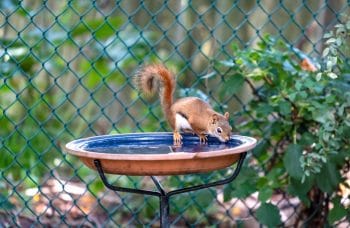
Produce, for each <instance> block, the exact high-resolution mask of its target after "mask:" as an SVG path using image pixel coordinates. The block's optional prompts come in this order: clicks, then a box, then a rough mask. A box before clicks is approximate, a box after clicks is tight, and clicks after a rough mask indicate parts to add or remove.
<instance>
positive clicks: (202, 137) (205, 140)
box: [198, 135, 208, 144]
mask: <svg viewBox="0 0 350 228" xmlns="http://www.w3.org/2000/svg"><path fill="white" fill-rule="evenodd" d="M198 137H199V143H203V144H205V143H207V142H208V138H207V136H206V135H198Z"/></svg>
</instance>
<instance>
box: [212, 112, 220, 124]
mask: <svg viewBox="0 0 350 228" xmlns="http://www.w3.org/2000/svg"><path fill="white" fill-rule="evenodd" d="M216 122H218V115H217V114H213V115H212V116H211V123H212V124H216Z"/></svg>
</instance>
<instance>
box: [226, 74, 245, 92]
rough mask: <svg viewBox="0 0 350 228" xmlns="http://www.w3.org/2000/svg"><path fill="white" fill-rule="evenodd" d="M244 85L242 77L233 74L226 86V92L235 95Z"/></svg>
mask: <svg viewBox="0 0 350 228" xmlns="http://www.w3.org/2000/svg"><path fill="white" fill-rule="evenodd" d="M243 84H244V77H243V76H242V75H241V74H234V75H232V76H231V77H230V78H229V79H228V80H227V83H226V85H229V87H228V88H229V89H228V90H227V92H229V93H230V94H236V93H237V92H238V91H240V90H241V89H242V87H243Z"/></svg>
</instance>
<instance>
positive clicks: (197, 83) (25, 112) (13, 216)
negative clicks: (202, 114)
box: [0, 0, 349, 227]
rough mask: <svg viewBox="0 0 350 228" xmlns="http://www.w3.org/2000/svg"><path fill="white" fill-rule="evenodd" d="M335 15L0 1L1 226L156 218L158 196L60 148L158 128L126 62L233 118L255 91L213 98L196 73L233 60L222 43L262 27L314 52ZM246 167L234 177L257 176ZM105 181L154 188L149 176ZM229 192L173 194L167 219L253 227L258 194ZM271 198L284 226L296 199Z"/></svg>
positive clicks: (297, 4) (254, 34)
mask: <svg viewBox="0 0 350 228" xmlns="http://www.w3.org/2000/svg"><path fill="white" fill-rule="evenodd" d="M343 14H345V15H346V14H347V15H349V3H348V1H331V0H330V1H278V2H277V1H267V0H266V1H228V0H227V1H226V0H224V1H109V0H98V1H82V0H74V1H73V0H66V1H52V0H45V1H38V0H23V1H16V0H3V1H1V2H0V34H1V35H0V42H1V46H0V82H1V83H0V110H1V112H0V136H1V141H0V157H1V159H0V223H2V224H3V225H4V226H24V227H27V226H37V225H39V226H40V225H42V226H61V225H62V226H84V227H85V226H86V227H92V226H107V227H109V226H111V227H112V226H113V227H114V226H126V227H127V226H148V227H152V226H158V224H159V209H158V199H157V198H153V197H148V196H145V197H143V196H142V197H141V196H135V195H129V194H123V193H116V192H112V191H109V190H107V189H106V188H105V187H104V186H103V184H102V182H101V181H100V179H99V177H98V176H97V173H96V172H94V171H91V170H89V169H88V168H86V167H84V166H83V165H82V163H81V162H80V161H79V160H77V159H76V158H74V157H71V156H69V155H66V154H65V153H63V152H62V148H63V147H64V145H65V143H67V142H69V141H71V140H73V139H77V138H81V137H87V136H91V135H101V134H113V133H127V132H153V131H169V130H170V128H169V127H168V125H167V123H166V122H165V120H164V118H163V115H162V112H161V109H160V107H159V102H158V101H157V100H156V99H154V100H150V99H146V98H144V97H142V96H139V94H138V92H137V91H136V90H135V88H134V86H133V85H132V76H133V74H134V73H135V70H136V69H137V68H138V67H139V66H140V65H141V64H145V63H153V62H163V63H165V64H166V65H167V66H169V67H170V68H171V69H173V71H174V72H177V82H178V89H177V94H178V96H188V95H192V94H195V95H196V96H201V97H202V98H204V99H206V100H208V101H209V102H210V103H211V104H212V105H213V106H214V107H215V109H217V110H218V111H220V112H223V111H229V112H230V113H232V114H233V115H232V116H233V117H232V118H233V120H232V121H233V123H236V122H239V121H240V115H241V113H242V112H244V111H245V103H246V102H247V101H248V100H249V99H251V97H252V96H254V94H251V92H249V91H250V90H247V91H241V92H240V93H238V94H235V95H233V94H231V93H230V88H228V90H227V91H226V92H227V93H225V94H224V95H222V94H218V93H217V88H220V87H222V86H223V85H224V84H225V81H223V80H220V79H216V80H212V81H210V83H208V82H207V81H206V80H203V78H205V77H206V76H208V75H210V74H211V73H212V72H213V68H214V65H215V60H225V59H228V58H232V51H231V50H232V45H233V44H235V45H237V46H239V47H241V48H248V47H255V46H256V45H257V42H258V41H259V40H261V38H262V37H263V36H264V34H271V35H272V36H274V37H277V38H280V39H282V40H284V41H285V42H287V43H288V44H291V45H292V46H294V47H296V48H298V50H301V51H302V52H303V53H304V54H305V55H307V56H309V57H310V58H318V57H319V55H320V54H321V52H322V50H323V46H322V45H323V41H322V38H321V37H322V35H323V34H324V33H325V31H327V29H329V28H330V26H332V25H334V24H335V23H337V22H338V21H339V19H340V17H341V15H343ZM235 130H236V131H237V129H235ZM243 133H244V134H247V135H251V134H252V133H251V132H249V131H246V132H243ZM250 159H252V158H250ZM246 163H247V164H245V165H246V167H245V169H243V170H242V172H241V174H240V175H242V176H248V177H249V175H256V170H257V169H252V168H250V167H251V166H252V165H254V164H252V163H251V162H249V167H248V162H246ZM155 165H156V164H155ZM260 169H263V168H260ZM227 172H228V171H218V172H214V173H212V174H201V175H189V176H173V177H164V178H163V179H162V183H163V184H164V185H165V186H169V188H177V187H184V186H188V185H190V184H193V183H203V182H208V181H209V180H213V179H217V178H220V177H221V176H223V175H225V174H227ZM109 178H111V179H112V180H113V181H114V183H116V184H118V185H122V186H126V187H135V188H141V187H149V188H152V187H153V186H152V183H151V181H150V179H149V178H148V177H128V176H117V177H116V176H109ZM239 181H240V180H238V182H239ZM239 183H240V182H239ZM241 184H242V185H244V184H245V183H244V182H243V180H241ZM229 188H230V186H228V187H227V188H217V189H209V190H203V191H199V192H196V193H189V194H186V195H184V196H181V197H174V198H173V199H172V201H171V211H170V214H171V222H172V225H174V226H209V225H211V226H220V227H226V226H227V227H231V226H233V225H236V226H241V225H242V226H244V227H255V226H259V222H258V220H257V219H256V215H255V211H256V209H257V208H258V206H259V202H258V200H257V193H252V194H251V195H249V196H245V195H241V196H240V195H239V192H238V193H237V189H235V191H236V193H237V194H236V196H237V197H231V198H228V197H227V194H225V191H229V190H227V189H229ZM231 190H232V189H231ZM232 191H233V190H232ZM238 196H240V197H238ZM271 201H272V202H273V203H274V204H276V205H277V206H278V208H279V209H280V214H281V216H282V218H281V219H282V221H283V222H284V225H285V226H288V225H293V222H294V221H295V218H294V216H295V214H296V213H297V212H298V210H299V209H298V205H299V204H300V202H299V201H298V199H297V198H292V197H290V196H287V195H286V194H285V193H283V192H276V194H274V196H273V197H272V198H271Z"/></svg>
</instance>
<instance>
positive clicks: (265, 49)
mask: <svg viewBox="0 0 350 228" xmlns="http://www.w3.org/2000/svg"><path fill="white" fill-rule="evenodd" d="M349 35H350V24H349V23H344V25H337V26H336V31H335V32H334V33H333V31H332V32H331V33H329V34H327V35H326V41H325V43H326V44H327V45H328V46H329V47H326V49H325V51H324V53H323V58H324V59H323V61H322V63H320V64H318V63H317V62H315V61H314V60H311V59H309V58H307V57H306V56H304V55H302V54H301V52H300V50H297V49H295V48H293V47H291V46H289V45H288V44H286V43H284V42H282V41H280V40H276V39H274V38H273V37H270V36H265V37H264V39H263V40H262V41H261V42H259V43H258V48H257V49H245V50H240V49H238V48H237V47H235V46H233V54H234V56H235V58H234V59H232V60H226V61H221V62H219V63H218V64H217V70H218V71H219V72H226V75H225V77H226V78H225V80H227V82H228V83H227V84H225V85H226V86H224V88H223V91H225V92H228V91H230V88H231V85H233V88H234V90H233V91H232V92H233V93H236V92H237V89H236V88H240V87H242V86H243V84H245V85H247V87H248V88H249V89H251V90H252V93H253V97H252V99H251V100H250V101H249V103H248V104H247V106H246V107H245V112H243V113H242V114H243V115H244V117H245V121H241V123H239V124H238V125H236V127H237V128H238V129H239V130H240V132H241V133H242V134H249V135H253V136H256V137H259V138H260V142H259V144H258V146H257V147H256V148H255V149H254V150H253V155H254V158H252V159H254V160H255V163H257V165H254V166H252V167H250V168H248V167H246V168H247V169H248V170H247V171H242V173H241V174H240V176H239V177H238V180H237V181H235V182H233V183H232V184H231V185H230V186H228V187H226V190H225V194H226V196H225V199H230V198H231V197H247V196H249V195H250V194H252V193H253V192H255V191H258V192H259V197H258V198H259V200H260V201H261V202H262V203H263V204H262V205H261V206H260V208H259V209H258V210H257V212H256V213H257V214H256V216H257V218H258V219H259V220H260V222H261V223H262V224H265V225H267V226H276V225H279V224H280V223H281V221H280V220H279V217H280V216H279V214H278V213H279V212H278V210H277V207H276V206H275V205H273V204H270V203H268V202H269V201H270V199H271V197H272V195H273V194H274V192H278V191H282V192H285V193H287V194H290V195H292V196H296V197H298V198H299V199H300V200H301V202H303V206H304V208H308V209H310V208H311V211H312V212H310V211H308V210H306V209H302V210H301V212H299V213H300V214H302V215H303V216H302V218H310V221H308V222H309V223H310V224H314V223H312V222H315V221H318V222H320V221H323V223H320V224H333V223H334V222H336V221H337V220H339V219H341V218H343V217H344V216H346V211H347V212H349V209H347V210H346V207H347V206H346V205H344V204H341V203H339V197H340V196H339V195H337V194H335V193H336V192H337V191H338V190H339V184H346V183H345V180H346V179H345V176H343V173H344V168H346V166H347V165H348V162H349V160H348V159H349V156H350V141H349V139H350V137H349V136H350V121H349V120H350V74H349V73H350V68H349V63H348V62H347V61H346V60H347V59H348V57H349V55H347V54H348V52H347V51H348V50H347V49H348V48H349ZM230 92H231V91H230ZM258 167H261V168H263V171H261V170H259V168H258ZM249 169H250V170H249ZM253 170H255V171H253ZM246 172H248V173H246ZM256 173H260V174H259V175H256ZM329 202H335V203H334V204H333V206H334V207H333V209H331V211H330V212H329V213H328V210H329V207H330V205H329ZM316 205H318V208H316ZM315 211H316V212H315ZM312 213H314V214H313V215H312ZM312 216H314V217H312ZM272 218H273V219H272ZM301 222H303V221H301ZM320 224H319V225H320ZM314 225H315V224H314Z"/></svg>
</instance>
